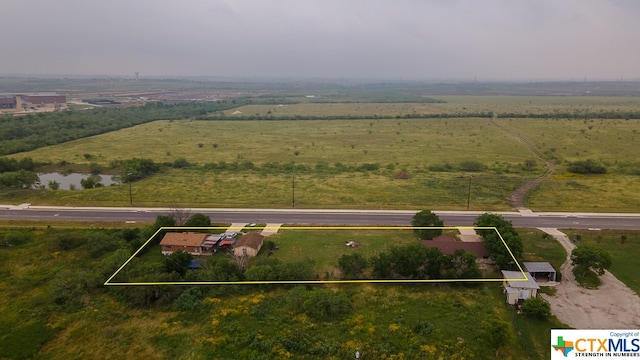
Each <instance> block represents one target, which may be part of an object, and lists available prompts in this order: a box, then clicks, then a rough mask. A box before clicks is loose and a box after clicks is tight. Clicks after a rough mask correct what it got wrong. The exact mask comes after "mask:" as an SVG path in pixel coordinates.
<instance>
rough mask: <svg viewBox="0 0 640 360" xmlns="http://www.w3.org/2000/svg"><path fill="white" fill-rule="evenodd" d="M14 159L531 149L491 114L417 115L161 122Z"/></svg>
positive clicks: (485, 158)
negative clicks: (503, 129)
mask: <svg viewBox="0 0 640 360" xmlns="http://www.w3.org/2000/svg"><path fill="white" fill-rule="evenodd" d="M214 144H215V146H214ZM85 154H89V155H90V156H91V157H90V160H87V159H86V158H87V156H85ZM470 154H471V156H470ZM14 156H16V157H23V156H28V157H31V158H33V159H34V160H38V161H48V162H52V163H58V162H60V161H63V160H64V161H67V162H70V163H87V164H88V163H90V162H95V163H98V164H101V165H105V166H106V165H108V164H109V163H110V162H111V161H114V160H121V159H129V158H132V157H134V156H136V157H145V158H150V159H152V160H154V161H156V162H173V161H175V160H176V159H178V158H185V159H187V160H188V161H189V162H192V163H198V164H206V163H210V162H220V161H225V162H227V163H229V162H235V161H238V162H243V161H251V162H253V163H255V164H263V163H267V162H280V163H288V162H295V163H297V164H310V165H312V166H315V165H316V164H318V163H328V164H334V163H336V162H341V163H344V164H350V165H354V164H362V163H379V164H381V165H382V166H386V165H387V164H393V165H394V166H396V167H397V168H398V169H400V168H409V169H422V168H425V167H426V166H428V165H431V164H443V163H446V162H449V163H451V164H452V165H457V164H458V163H459V162H460V161H463V160H469V159H470V158H472V159H473V160H476V161H479V162H481V163H484V164H486V165H493V164H496V163H498V164H501V163H504V166H507V165H510V166H512V167H515V166H516V165H518V164H521V163H522V162H524V160H526V159H529V158H531V157H532V154H531V153H530V152H529V151H528V150H527V149H526V148H525V147H524V146H523V145H521V144H519V143H518V142H516V141H514V140H513V139H511V138H510V137H509V136H508V135H506V134H504V133H502V132H500V131H496V128H495V127H493V126H492V125H491V122H490V120H489V119H446V120H439V119H412V120H316V121H313V120H308V121H191V120H188V121H173V122H172V121H157V122H153V123H149V124H144V125H141V126H135V127H133V128H129V129H123V130H119V131H115V132H111V133H108V134H104V135H99V136H95V137H90V138H86V139H80V140H77V141H72V142H68V143H65V144H61V145H58V146H52V147H47V148H42V149H37V150H34V151H31V152H26V153H21V154H20V155H14Z"/></svg>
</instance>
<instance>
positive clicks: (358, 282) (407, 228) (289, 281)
mask: <svg viewBox="0 0 640 360" xmlns="http://www.w3.org/2000/svg"><path fill="white" fill-rule="evenodd" d="M265 228H267V227H265ZM429 229H442V230H461V229H462V230H464V229H472V230H494V231H495V232H496V234H498V237H499V238H500V241H502V244H503V245H504V246H505V248H507V251H508V252H509V255H510V256H511V259H513V261H514V262H515V264H516V266H517V267H518V270H519V271H520V273H521V274H522V278H517V279H504V278H501V279H437V280H405V279H384V280H382V279H365V280H287V281H283V280H277V281H175V282H124V283H123V282H111V280H113V278H114V277H116V276H117V275H118V274H119V273H120V271H122V269H124V268H125V267H126V266H127V265H128V264H129V263H130V262H131V260H133V258H135V257H136V255H138V253H140V251H142V249H144V247H145V246H147V244H148V243H149V242H151V240H153V238H155V237H156V235H158V233H159V232H161V231H166V230H180V231H189V230H218V231H219V230H223V231H224V230H227V227H220V226H205V227H202V226H199V227H176V226H170V227H161V228H160V229H158V231H156V232H155V233H154V234H153V235H151V237H150V238H149V239H148V240H147V241H145V243H144V244H142V245H141V246H140V248H139V249H138V250H136V252H134V253H133V255H131V257H129V259H127V261H125V262H124V264H122V265H121V266H120V267H119V268H118V270H116V271H115V272H114V273H113V274H112V275H111V276H110V277H109V278H108V279H107V281H105V282H104V285H105V286H148V285H155V286H157V285H269V284H363V283H366V284H370V283H395V284H398V283H404V284H406V283H416V284H418V283H462V282H503V281H523V282H524V281H529V278H528V277H527V275H526V274H525V272H524V270H522V267H521V266H520V263H519V262H518V260H516V258H515V256H513V253H512V252H511V249H510V248H509V246H507V243H506V242H505V241H504V239H503V238H502V235H500V232H499V231H498V229H497V228H495V227H487V226H432V227H424V226H282V227H280V229H279V230H412V231H413V230H429Z"/></svg>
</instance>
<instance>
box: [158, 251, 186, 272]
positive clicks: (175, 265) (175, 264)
mask: <svg viewBox="0 0 640 360" xmlns="http://www.w3.org/2000/svg"><path fill="white" fill-rule="evenodd" d="M191 260H193V255H191V254H189V253H188V252H184V251H180V250H178V251H175V252H173V253H172V254H171V255H169V256H167V257H166V258H165V259H164V269H165V271H166V272H168V273H172V272H175V273H177V274H178V275H180V277H184V275H185V274H186V273H187V269H188V266H189V263H190V262H191Z"/></svg>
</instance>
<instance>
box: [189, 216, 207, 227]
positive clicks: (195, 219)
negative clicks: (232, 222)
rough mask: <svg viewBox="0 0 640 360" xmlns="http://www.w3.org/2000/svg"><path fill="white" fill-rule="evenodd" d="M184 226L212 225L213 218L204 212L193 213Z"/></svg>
mask: <svg viewBox="0 0 640 360" xmlns="http://www.w3.org/2000/svg"><path fill="white" fill-rule="evenodd" d="M184 226H211V218H209V217H208V216H207V215H204V214H193V215H191V216H190V217H189V218H188V219H187V221H185V223H184Z"/></svg>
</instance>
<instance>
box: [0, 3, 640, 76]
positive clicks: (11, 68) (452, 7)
mask: <svg viewBox="0 0 640 360" xmlns="http://www.w3.org/2000/svg"><path fill="white" fill-rule="evenodd" d="M0 9H1V10H2V11H1V12H2V17H1V18H2V19H1V20H0V33H1V34H3V36H2V45H1V46H2V50H1V51H0V74H5V75H7V74H60V75H64V74H78V75H124V76H133V73H134V72H135V71H139V72H140V75H141V77H144V76H145V75H146V76H151V75H153V76H158V75H172V76H201V75H204V76H229V77H255V76H257V77H265V78H273V77H286V78H299V77H305V78H308V77H321V78H359V79H362V78H377V79H426V80H429V79H432V80H433V79H452V80H473V79H474V77H477V79H478V81H482V80H553V79H574V80H582V79H583V78H584V77H585V76H586V77H587V79H590V80H596V79H620V78H623V79H637V78H638V77H639V76H640V1H638V0H226V1H225V0H110V1H94V0H56V1H46V0H45V1H43V0H0Z"/></svg>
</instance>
